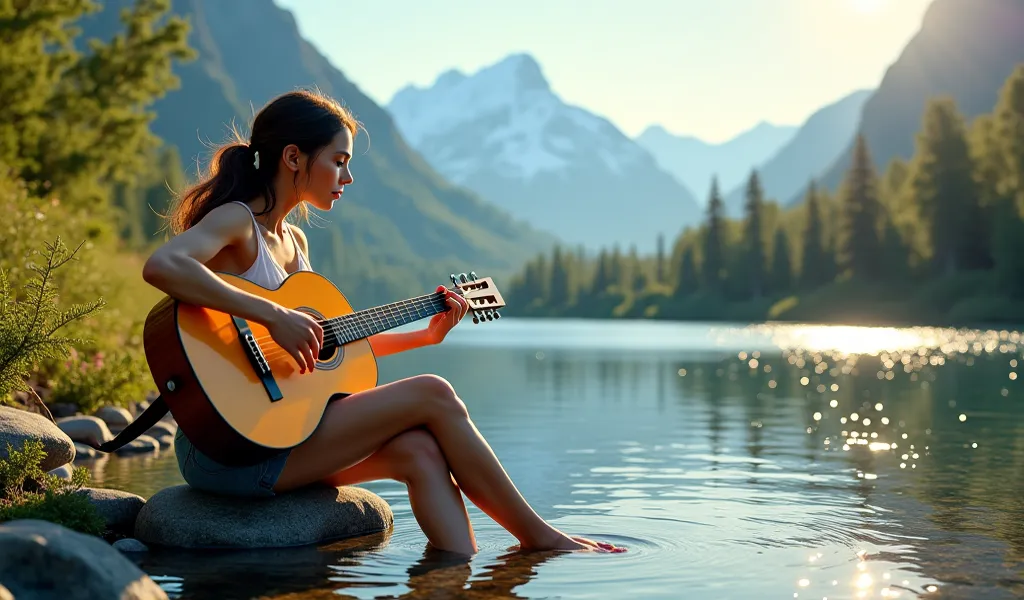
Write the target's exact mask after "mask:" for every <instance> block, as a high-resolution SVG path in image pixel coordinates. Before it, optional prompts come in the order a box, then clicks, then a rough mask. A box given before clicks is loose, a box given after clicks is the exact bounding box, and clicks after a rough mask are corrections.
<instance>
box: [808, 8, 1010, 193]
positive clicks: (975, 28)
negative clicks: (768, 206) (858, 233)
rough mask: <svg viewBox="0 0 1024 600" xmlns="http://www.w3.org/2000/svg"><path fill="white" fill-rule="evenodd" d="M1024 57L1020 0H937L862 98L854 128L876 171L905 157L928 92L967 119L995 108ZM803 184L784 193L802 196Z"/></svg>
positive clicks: (835, 173) (844, 159) (836, 166)
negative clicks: (878, 81) (950, 100)
mask: <svg viewBox="0 0 1024 600" xmlns="http://www.w3.org/2000/svg"><path fill="white" fill-rule="evenodd" d="M1022 62H1024V2H1022V1H1021V0H934V2H932V4H931V5H930V6H929V7H928V10H927V12H926V13H925V16H924V19H923V22H922V24H921V28H920V30H919V31H918V32H917V34H916V35H914V37H913V38H912V39H911V40H910V42H909V43H908V44H907V46H906V47H905V48H904V49H903V52H902V53H901V54H900V56H899V58H897V59H896V61H895V62H894V63H893V64H892V66H890V67H889V68H888V69H887V70H886V72H885V76H884V77H883V78H882V82H881V84H879V86H878V89H877V90H876V91H875V93H873V94H872V95H871V97H870V98H869V99H868V100H867V102H866V103H865V104H864V108H863V115H862V117H861V119H860V122H859V123H858V127H857V128H858V130H859V131H861V132H862V133H863V134H864V138H865V140H866V141H867V144H868V148H869V150H870V152H871V156H872V158H873V159H874V162H875V165H876V167H877V168H878V169H879V172H880V173H881V172H883V171H884V169H885V168H886V166H887V165H888V163H889V161H890V160H892V159H893V158H895V157H901V158H904V159H909V158H910V157H911V156H912V155H913V153H914V140H915V136H916V134H917V132H918V131H919V130H920V128H921V119H922V118H923V116H924V110H925V105H926V104H927V101H928V100H929V99H930V98H934V97H936V96H940V95H946V96H949V97H951V98H953V99H954V100H955V101H956V104H957V107H958V108H959V109H960V112H961V113H963V114H964V116H965V117H966V118H967V119H968V122H969V121H970V120H971V119H973V118H974V117H976V116H978V115H979V114H982V113H986V112H989V111H991V110H992V108H993V106H995V103H996V99H997V98H998V94H999V91H1000V89H1001V88H1002V87H1003V84H1004V83H1005V80H1006V78H1007V77H1009V76H1010V74H1011V73H1012V72H1013V70H1014V68H1015V67H1016V66H1017V65H1018V64H1020V63H1022ZM852 151H853V147H852V140H851V141H849V142H848V143H847V145H846V148H845V149H844V151H843V153H842V154H841V155H840V156H839V158H838V159H837V160H835V161H833V163H832V164H831V165H830V166H829V168H828V169H827V170H823V171H822V172H821V173H820V175H821V177H820V182H821V183H822V184H823V185H825V186H826V187H828V188H829V189H832V190H836V189H838V187H839V185H840V183H841V182H842V179H843V176H844V175H845V173H846V170H847V169H848V168H849V165H850V159H851V156H852ZM802 195H803V188H801V189H800V190H799V191H798V193H796V194H794V195H793V196H792V197H790V198H789V203H795V202H799V201H800V200H801V198H802Z"/></svg>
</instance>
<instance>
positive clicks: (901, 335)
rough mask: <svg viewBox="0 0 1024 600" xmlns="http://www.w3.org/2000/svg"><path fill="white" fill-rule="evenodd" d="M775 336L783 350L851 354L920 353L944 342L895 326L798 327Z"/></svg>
mask: <svg viewBox="0 0 1024 600" xmlns="http://www.w3.org/2000/svg"><path fill="white" fill-rule="evenodd" d="M773 333H774V339H773V341H774V342H775V343H777V344H778V345H779V346H780V347H782V348H804V349H815V350H833V351H836V352H838V353H840V354H847V355H849V354H879V353H881V352H885V351H897V350H911V349H913V350H916V349H917V348H921V347H934V346H938V345H940V344H941V343H942V341H943V340H942V339H941V338H940V336H939V335H938V334H937V333H936V332H935V331H932V330H927V329H921V330H916V329H896V328H893V327H856V326H846V325H836V326H834V325H798V326H793V327H778V328H777V329H776V330H775V331H774V332H773Z"/></svg>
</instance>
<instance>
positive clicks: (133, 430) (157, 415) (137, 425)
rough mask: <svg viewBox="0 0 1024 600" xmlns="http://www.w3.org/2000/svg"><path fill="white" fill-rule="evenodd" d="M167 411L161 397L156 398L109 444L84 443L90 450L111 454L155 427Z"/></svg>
mask: <svg viewBox="0 0 1024 600" xmlns="http://www.w3.org/2000/svg"><path fill="white" fill-rule="evenodd" d="M167 411H168V408H167V403H166V402H164V399H163V397H162V396H158V397H157V399H156V400H153V402H152V403H151V404H150V405H149V406H148V407H147V408H146V410H144V411H142V414H141V415H139V416H138V417H136V418H135V420H134V421H132V422H131V423H129V424H128V426H127V427H125V428H124V429H122V430H121V433H119V434H117V435H116V436H114V439H112V440H110V441H109V442H106V443H103V444H100V445H98V446H94V445H93V444H90V443H88V442H86V444H85V445H86V446H91V447H92V448H95V449H96V450H99V451H100V452H107V453H110V452H113V451H114V450H117V449H118V448H120V447H121V446H124V445H125V444H127V443H128V442H130V441H132V440H134V439H135V438H137V437H139V436H140V435H142V434H143V433H144V432H145V431H146V430H148V429H149V428H150V427H152V426H153V425H156V423H157V421H159V420H160V419H161V418H162V417H163V416H164V415H166V414H167Z"/></svg>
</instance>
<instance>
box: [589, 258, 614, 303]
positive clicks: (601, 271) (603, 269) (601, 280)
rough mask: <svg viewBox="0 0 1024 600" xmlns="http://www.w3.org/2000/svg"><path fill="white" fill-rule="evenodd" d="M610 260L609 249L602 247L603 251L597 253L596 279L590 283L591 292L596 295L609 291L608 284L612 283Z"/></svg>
mask: <svg viewBox="0 0 1024 600" xmlns="http://www.w3.org/2000/svg"><path fill="white" fill-rule="evenodd" d="M608 261H609V258H608V251H607V250H605V249H604V248H601V252H600V253H599V254H598V255H597V266H596V267H595V268H594V279H593V281H592V282H591V284H590V293H591V294H592V295H594V296H597V295H599V294H602V293H604V292H606V291H608V286H610V285H611V283H612V281H611V273H610V270H611V267H610V265H609V264H608Z"/></svg>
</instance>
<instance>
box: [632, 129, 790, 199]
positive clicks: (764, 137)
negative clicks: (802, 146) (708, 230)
mask: <svg viewBox="0 0 1024 600" xmlns="http://www.w3.org/2000/svg"><path fill="white" fill-rule="evenodd" d="M796 129H797V128H796V127H792V126H789V125H773V124H771V123H767V122H764V121H762V122H760V123H758V124H757V125H756V126H754V127H752V128H751V129H749V130H747V131H744V132H743V133H741V134H739V135H738V136H736V137H734V138H732V139H731V140H729V141H727V142H723V143H721V144H709V143H707V142H705V141H703V140H700V139H698V138H695V137H693V136H681V135H674V134H672V133H669V132H668V131H666V130H665V128H664V127H662V126H660V125H652V126H651V127H648V128H647V129H645V130H644V131H643V133H641V134H640V135H639V136H638V137H637V138H636V141H637V143H639V144H640V145H641V146H643V147H644V148H646V149H647V151H648V152H650V153H651V154H652V155H653V156H654V158H655V160H657V161H658V164H659V165H661V168H663V169H665V170H666V171H668V172H669V173H672V175H674V176H675V178H676V179H677V180H679V181H680V182H682V184H683V185H685V186H686V187H687V188H689V189H691V190H694V191H695V192H697V193H698V194H700V195H701V197H702V198H704V197H705V196H706V192H707V190H708V189H710V187H711V178H712V176H714V175H717V176H718V184H719V186H720V188H721V189H723V190H728V189H731V188H732V187H733V186H736V185H739V184H740V183H742V182H744V181H746V179H747V177H748V176H749V175H750V170H751V169H752V168H754V167H756V166H757V165H759V164H761V163H762V162H763V161H765V160H766V159H768V158H769V157H770V156H771V155H772V154H774V153H775V152H776V151H777V150H778V149H779V148H781V147H782V146H783V145H784V144H785V143H786V142H788V141H789V140H790V139H792V137H793V134H794V133H796Z"/></svg>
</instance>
